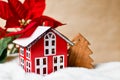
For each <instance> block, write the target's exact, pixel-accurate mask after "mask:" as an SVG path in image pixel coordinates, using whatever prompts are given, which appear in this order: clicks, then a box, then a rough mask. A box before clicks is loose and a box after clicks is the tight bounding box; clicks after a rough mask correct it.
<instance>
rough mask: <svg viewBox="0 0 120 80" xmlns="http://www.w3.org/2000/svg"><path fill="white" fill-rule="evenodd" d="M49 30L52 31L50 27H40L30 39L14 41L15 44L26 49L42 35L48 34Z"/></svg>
mask: <svg viewBox="0 0 120 80" xmlns="http://www.w3.org/2000/svg"><path fill="white" fill-rule="evenodd" d="M48 29H50V27H44V26H39V27H37V29H36V30H35V31H34V32H33V34H32V35H31V36H30V37H27V38H21V39H16V40H14V41H13V43H16V44H18V45H21V46H23V47H26V46H28V45H29V44H30V43H31V42H33V41H34V40H35V39H36V38H38V37H39V36H40V35H42V34H43V33H44V32H46V31H47V30H48Z"/></svg>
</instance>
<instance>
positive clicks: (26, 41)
mask: <svg viewBox="0 0 120 80" xmlns="http://www.w3.org/2000/svg"><path fill="white" fill-rule="evenodd" d="M13 42H14V43H16V44H18V45H19V46H20V48H19V59H20V61H19V62H20V65H21V67H22V68H23V69H24V70H25V71H26V72H34V73H36V74H40V75H47V74H49V73H51V72H55V71H57V70H59V69H63V68H65V67H67V43H69V44H71V45H73V43H72V42H71V41H70V40H69V39H67V38H66V37H65V36H64V35H62V34H61V33H59V32H58V31H57V30H55V29H52V28H50V27H45V26H44V27H43V26H39V27H38V28H36V30H35V31H34V32H33V34H32V35H31V36H30V37H29V38H20V39H16V40H15V41H13Z"/></svg>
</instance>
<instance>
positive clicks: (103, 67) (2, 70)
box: [0, 58, 120, 80]
mask: <svg viewBox="0 0 120 80" xmlns="http://www.w3.org/2000/svg"><path fill="white" fill-rule="evenodd" d="M0 80H120V62H109V63H102V64H98V65H96V67H95V69H86V68H78V67H68V68H65V69H62V70H59V71H57V72H54V73H51V74H49V75H47V76H40V75H37V74H34V73H25V72H24V70H23V69H22V68H21V67H20V66H19V65H18V58H16V59H14V60H12V61H9V62H6V63H2V64H0Z"/></svg>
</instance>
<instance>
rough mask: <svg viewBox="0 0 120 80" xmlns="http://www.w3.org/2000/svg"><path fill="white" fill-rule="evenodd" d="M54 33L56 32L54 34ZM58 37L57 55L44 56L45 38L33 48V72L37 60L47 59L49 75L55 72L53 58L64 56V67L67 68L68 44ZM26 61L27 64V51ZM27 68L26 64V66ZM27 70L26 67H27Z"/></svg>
mask: <svg viewBox="0 0 120 80" xmlns="http://www.w3.org/2000/svg"><path fill="white" fill-rule="evenodd" d="M53 33H54V32H53ZM55 35H56V55H52V56H44V36H43V37H42V38H40V39H39V40H38V41H37V42H36V43H35V44H34V45H32V47H31V67H32V72H35V58H38V57H39V58H40V57H47V58H48V74H49V73H51V72H53V56H57V55H64V66H65V67H67V42H66V41H65V40H63V39H62V38H61V37H60V36H59V35H57V34H56V33H55ZM24 53H25V56H24V60H25V62H26V60H27V58H26V49H25V51H24ZM25 66H26V64H25ZM25 70H26V67H25Z"/></svg>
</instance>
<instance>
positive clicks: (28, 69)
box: [26, 60, 31, 72]
mask: <svg viewBox="0 0 120 80" xmlns="http://www.w3.org/2000/svg"><path fill="white" fill-rule="evenodd" d="M26 72H31V62H30V61H28V60H26Z"/></svg>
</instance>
